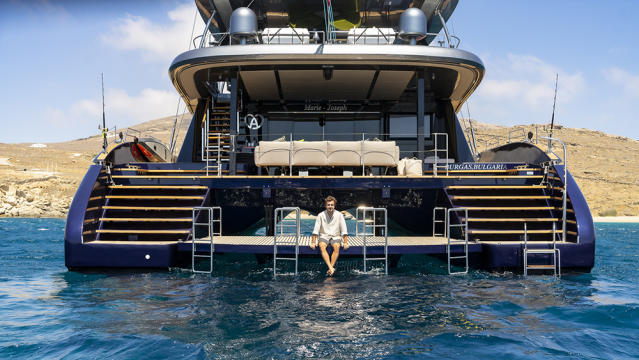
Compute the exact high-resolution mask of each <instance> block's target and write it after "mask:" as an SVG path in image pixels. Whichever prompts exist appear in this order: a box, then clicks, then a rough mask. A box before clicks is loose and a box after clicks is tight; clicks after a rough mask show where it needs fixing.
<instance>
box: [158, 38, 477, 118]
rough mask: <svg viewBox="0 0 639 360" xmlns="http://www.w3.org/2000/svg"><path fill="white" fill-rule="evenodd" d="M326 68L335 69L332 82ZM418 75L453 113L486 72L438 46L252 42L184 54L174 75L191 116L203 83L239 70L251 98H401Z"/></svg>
mask: <svg viewBox="0 0 639 360" xmlns="http://www.w3.org/2000/svg"><path fill="white" fill-rule="evenodd" d="M325 65H330V66H333V68H334V70H333V74H332V77H331V79H330V80H325V79H324V77H323V73H322V66H325ZM418 69H428V70H429V73H430V74H431V75H430V76H431V77H432V79H430V80H431V84H432V87H433V91H434V92H435V95H436V96H438V97H440V98H450V100H451V102H452V105H453V107H454V108H455V109H456V110H457V109H458V108H459V107H460V106H461V104H462V103H463V102H464V101H465V100H466V99H467V98H468V97H469V96H470V94H471V93H472V92H473V91H474V90H475V89H476V88H477V86H478V85H479V83H480V81H481V79H482V77H483V75H484V71H485V70H484V65H483V63H482V61H481V60H480V59H479V58H478V57H477V56H475V55H474V54H472V53H469V52H466V51H463V50H459V49H452V48H443V47H435V46H410V45H383V46H380V45H356V46H354V45H343V44H325V45H264V44H254V45H237V46H217V47H208V48H200V49H195V50H191V51H188V52H185V53H183V54H181V55H179V56H178V57H177V58H176V59H175V60H174V61H173V63H172V64H171V67H170V68H169V75H170V77H171V80H172V81H173V84H174V85H175V87H176V89H177V90H178V92H179V93H180V94H181V95H182V97H183V99H184V101H185V102H186V103H187V104H188V105H189V107H190V108H191V111H193V110H194V109H195V106H196V105H197V100H198V99H200V98H205V97H208V91H207V90H206V88H205V85H204V83H205V82H206V81H212V82H215V81H220V80H228V78H229V76H230V74H231V73H232V72H234V71H238V72H239V75H240V78H241V80H242V81H243V83H244V86H245V88H246V90H247V92H248V95H249V96H250V97H251V98H252V99H254V100H277V99H280V96H282V97H283V98H284V99H285V100H315V99H326V100H363V99H368V100H397V99H398V98H399V97H400V96H401V94H402V93H403V91H404V90H405V89H406V86H407V84H408V83H409V82H410V80H411V78H412V76H413V74H414V72H415V70H418ZM278 86H279V89H278ZM280 90H281V95H280Z"/></svg>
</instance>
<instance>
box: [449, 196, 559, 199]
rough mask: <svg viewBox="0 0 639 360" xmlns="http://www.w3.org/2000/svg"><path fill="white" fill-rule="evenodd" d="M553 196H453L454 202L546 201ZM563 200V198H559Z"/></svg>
mask: <svg viewBox="0 0 639 360" xmlns="http://www.w3.org/2000/svg"><path fill="white" fill-rule="evenodd" d="M551 198H552V197H551V196H545V195H522V196H485V195H481V196H473V195H453V196H451V199H453V200H546V199H551ZM558 199H560V200H561V198H558Z"/></svg>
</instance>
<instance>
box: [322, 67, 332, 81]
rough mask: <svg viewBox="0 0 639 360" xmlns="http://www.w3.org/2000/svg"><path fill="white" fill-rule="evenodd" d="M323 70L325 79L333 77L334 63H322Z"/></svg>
mask: <svg viewBox="0 0 639 360" xmlns="http://www.w3.org/2000/svg"><path fill="white" fill-rule="evenodd" d="M322 71H323V73H324V80H330V79H332V78H333V65H322Z"/></svg>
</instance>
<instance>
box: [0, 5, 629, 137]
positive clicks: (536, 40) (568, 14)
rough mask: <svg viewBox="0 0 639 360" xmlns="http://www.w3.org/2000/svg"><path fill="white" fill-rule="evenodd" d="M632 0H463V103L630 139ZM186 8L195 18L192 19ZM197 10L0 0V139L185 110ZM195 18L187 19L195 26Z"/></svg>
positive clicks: (94, 129)
mask: <svg viewBox="0 0 639 360" xmlns="http://www.w3.org/2000/svg"><path fill="white" fill-rule="evenodd" d="M637 13H639V1H625V0H624V1H605V2H604V1H595V0H585V1H582V0H563V1H555V0H539V1H512V0H481V1H479V0H460V3H459V5H458V6H457V9H456V11H455V12H454V13H453V15H452V17H451V19H450V21H449V29H450V31H451V32H452V33H454V34H455V35H456V36H458V37H459V38H460V39H461V44H460V49H463V50H467V51H470V52H472V53H474V54H476V55H478V56H479V57H480V58H481V59H482V60H483V62H484V65H485V66H486V74H485V77H484V80H483V82H482V84H481V85H480V86H479V88H478V89H477V91H476V92H475V93H474V94H473V95H472V96H471V98H470V100H469V102H468V105H469V106H468V107H464V108H463V116H464V117H466V116H468V111H469V112H470V116H471V117H472V118H473V119H476V120H478V121H481V122H487V123H493V124H500V125H517V124H546V123H549V122H550V119H551V115H552V105H553V96H554V86H555V74H559V89H558V94H557V106H556V112H555V119H556V122H558V123H559V124H561V125H564V126H568V127H575V128H589V129H594V130H601V131H604V132H607V133H611V134H614V135H621V136H626V137H629V138H632V139H639V125H637V122H636V119H637V115H636V114H637V113H638V112H639V111H638V110H637V109H635V108H634V105H635V104H637V103H639V62H637V61H636V59H637V58H639V46H636V45H637V43H638V40H637V39H636V37H637V36H638V35H639V25H637V21H636V19H635V18H636V14H637ZM194 19H195V20H196V21H195V25H194ZM203 28H204V23H203V21H202V20H201V19H200V18H199V15H198V16H196V9H195V5H194V2H193V1H180V0H141V1H124V0H111V1H98V0H66V1H56V0H32V1H24V0H23V1H18V0H2V1H0V64H1V65H2V66H0V74H1V80H0V109H2V114H1V115H0V121H1V124H2V127H1V129H2V131H0V142H5V143H9V142H10V143H15V142H56V141H67V140H72V139H76V138H82V137H87V136H91V135H96V134H98V133H99V131H98V125H99V124H100V123H101V121H102V103H101V87H100V73H104V86H105V103H106V117H107V126H108V127H111V128H112V127H113V126H117V127H118V128H120V127H124V126H128V125H133V124H137V123H140V122H143V121H147V120H151V119H155V118H159V117H164V116H170V115H175V113H176V112H178V111H179V112H180V113H181V112H184V106H183V104H182V105H180V106H179V109H178V103H179V97H178V95H177V92H176V91H175V90H174V88H173V85H172V84H171V81H170V79H169V76H168V67H169V65H170V64H171V62H172V60H173V59H174V58H175V57H176V56H177V55H178V54H179V53H181V52H183V51H186V50H188V49H189V46H192V45H190V44H191V41H190V39H191V33H192V32H193V31H194V36H197V35H199V34H200V33H201V31H202V29H203ZM193 29H195V30H193Z"/></svg>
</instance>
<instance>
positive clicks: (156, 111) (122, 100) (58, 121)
mask: <svg viewBox="0 0 639 360" xmlns="http://www.w3.org/2000/svg"><path fill="white" fill-rule="evenodd" d="M104 97H105V104H106V105H105V111H106V119H107V127H109V128H112V127H113V126H117V127H118V128H121V127H125V126H130V125H134V124H138V123H141V122H144V121H148V120H153V119H157V118H160V117H164V116H168V115H169V114H172V113H175V106H176V104H177V98H176V96H175V94H174V93H172V92H169V91H164V90H155V89H144V90H142V91H141V92H140V93H139V94H137V95H133V96H131V95H129V94H128V93H127V92H126V91H124V90H121V89H107V90H106V93H105V96H104ZM43 116H44V119H45V120H47V121H48V122H50V123H51V124H53V125H55V126H56V128H59V129H66V130H68V131H73V133H79V134H87V133H89V134H90V133H95V129H96V128H97V126H98V124H101V123H102V101H101V99H84V100H80V101H78V102H75V103H73V104H72V105H71V106H70V107H69V108H68V109H66V110H61V109H56V108H51V107H48V108H46V109H45V111H44V115H43Z"/></svg>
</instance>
